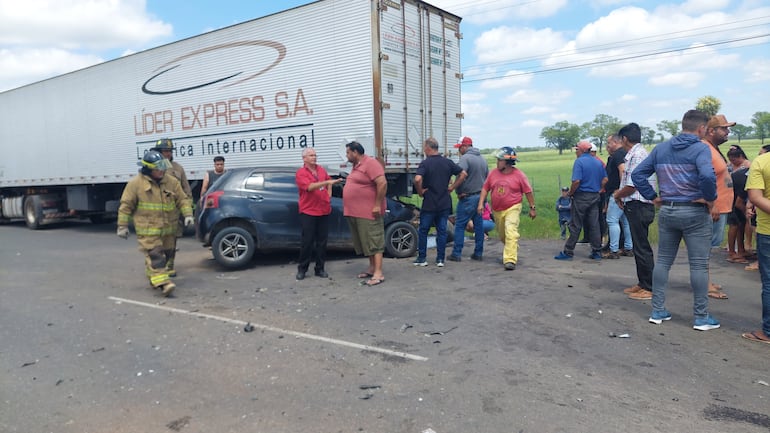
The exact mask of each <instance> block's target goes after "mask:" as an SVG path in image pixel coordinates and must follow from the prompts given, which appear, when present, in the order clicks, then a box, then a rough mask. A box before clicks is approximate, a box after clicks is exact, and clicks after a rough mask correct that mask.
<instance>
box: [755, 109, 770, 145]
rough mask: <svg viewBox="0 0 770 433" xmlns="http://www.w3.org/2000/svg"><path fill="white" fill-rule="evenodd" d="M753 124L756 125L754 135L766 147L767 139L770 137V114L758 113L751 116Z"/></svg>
mask: <svg viewBox="0 0 770 433" xmlns="http://www.w3.org/2000/svg"><path fill="white" fill-rule="evenodd" d="M751 123H753V124H754V133H755V135H756V136H757V138H758V139H760V140H762V145H763V146H764V145H765V138H766V137H767V136H768V135H770V113H768V112H767V111H757V112H756V113H754V115H753V116H751Z"/></svg>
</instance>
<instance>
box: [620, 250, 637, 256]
mask: <svg viewBox="0 0 770 433" xmlns="http://www.w3.org/2000/svg"><path fill="white" fill-rule="evenodd" d="M620 255H621V256H623V257H633V256H634V252H633V250H620Z"/></svg>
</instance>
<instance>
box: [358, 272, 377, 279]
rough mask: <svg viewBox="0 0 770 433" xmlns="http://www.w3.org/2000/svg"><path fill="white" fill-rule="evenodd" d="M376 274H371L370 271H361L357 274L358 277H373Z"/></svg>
mask: <svg viewBox="0 0 770 433" xmlns="http://www.w3.org/2000/svg"><path fill="white" fill-rule="evenodd" d="M373 276H374V275H373V274H370V273H369V272H361V273H360V274H358V275H356V278H372V277H373Z"/></svg>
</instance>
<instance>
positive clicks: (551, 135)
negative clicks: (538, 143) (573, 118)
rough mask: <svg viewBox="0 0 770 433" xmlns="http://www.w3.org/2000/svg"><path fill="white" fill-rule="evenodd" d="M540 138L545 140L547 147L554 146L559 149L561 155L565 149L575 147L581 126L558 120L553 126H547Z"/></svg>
mask: <svg viewBox="0 0 770 433" xmlns="http://www.w3.org/2000/svg"><path fill="white" fill-rule="evenodd" d="M540 138H542V139H543V140H545V144H546V147H552V148H555V149H557V150H558V151H559V155H561V154H562V153H564V151H565V150H567V149H570V148H572V147H574V146H575V145H576V144H577V142H578V140H579V139H580V127H579V126H578V125H575V124H574V123H569V122H567V121H566V120H562V121H561V122H556V123H555V124H554V125H552V126H546V127H545V128H543V129H542V130H541V131H540Z"/></svg>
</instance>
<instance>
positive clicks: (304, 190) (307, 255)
mask: <svg viewBox="0 0 770 433" xmlns="http://www.w3.org/2000/svg"><path fill="white" fill-rule="evenodd" d="M302 162H303V163H304V165H303V166H302V168H300V169H299V170H297V174H296V175H295V181H296V183H297V190H299V223H300V226H301V227H302V246H301V248H300V250H299V260H298V264H297V279H298V280H302V279H304V278H305V273H306V272H307V270H308V267H309V266H310V260H311V259H313V258H314V259H315V275H316V276H317V277H321V278H329V274H327V273H326V270H324V264H325V262H326V240H327V239H328V235H329V214H330V213H331V211H332V206H331V199H330V197H331V193H332V185H334V184H335V183H340V182H342V179H331V178H330V177H329V174H328V173H326V170H324V168H323V167H321V166H320V165H317V164H316V153H315V149H313V148H306V149H305V150H303V151H302Z"/></svg>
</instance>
